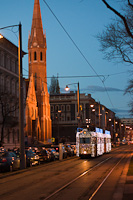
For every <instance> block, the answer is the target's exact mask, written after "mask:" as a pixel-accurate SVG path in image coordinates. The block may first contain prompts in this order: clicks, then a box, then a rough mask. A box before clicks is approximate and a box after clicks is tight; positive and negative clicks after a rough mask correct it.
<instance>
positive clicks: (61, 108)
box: [50, 92, 115, 142]
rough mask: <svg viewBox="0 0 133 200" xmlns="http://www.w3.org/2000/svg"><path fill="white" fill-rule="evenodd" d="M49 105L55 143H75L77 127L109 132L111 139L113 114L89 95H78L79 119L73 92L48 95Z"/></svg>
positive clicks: (75, 97) (75, 95)
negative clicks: (96, 128)
mask: <svg viewBox="0 0 133 200" xmlns="http://www.w3.org/2000/svg"><path fill="white" fill-rule="evenodd" d="M50 105H51V119H52V132H53V137H55V138H56V139H57V141H59V142H61V141H71V142H75V137H76V130H77V128H78V127H81V128H88V129H89V130H92V131H93V130H95V127H98V128H101V129H103V131H105V130H109V131H110V132H111V135H112V138H113V135H114V119H115V113H114V112H113V111H111V110H109V109H108V108H106V107H105V106H104V105H102V104H100V102H96V101H95V100H94V99H93V98H92V97H91V95H90V94H88V95H85V94H80V116H79V117H78V105H77V94H76V93H74V92H70V93H62V94H57V95H50ZM109 120H111V121H109ZM112 122H113V124H112Z"/></svg>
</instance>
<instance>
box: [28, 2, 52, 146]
mask: <svg viewBox="0 0 133 200" xmlns="http://www.w3.org/2000/svg"><path fill="white" fill-rule="evenodd" d="M46 50H47V44H46V34H45V33H43V27H42V19H41V11H40V3H39V0H35V1H34V10H33V18H32V27H31V33H30V34H29V40H28V53H29V79H28V80H26V85H27V99H26V127H25V135H26V136H27V138H28V142H29V143H34V142H35V141H41V142H47V141H48V140H50V139H51V137H52V132H51V131H52V130H51V129H52V128H51V117H50V104H49V93H48V89H47V74H46Z"/></svg>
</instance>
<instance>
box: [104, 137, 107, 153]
mask: <svg viewBox="0 0 133 200" xmlns="http://www.w3.org/2000/svg"><path fill="white" fill-rule="evenodd" d="M106 143H107V139H106V137H105V138H104V153H106V145H107V144H106Z"/></svg>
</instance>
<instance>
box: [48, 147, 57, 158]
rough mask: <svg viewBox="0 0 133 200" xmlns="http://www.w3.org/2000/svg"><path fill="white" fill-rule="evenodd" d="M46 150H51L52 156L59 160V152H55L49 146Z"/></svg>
mask: <svg viewBox="0 0 133 200" xmlns="http://www.w3.org/2000/svg"><path fill="white" fill-rule="evenodd" d="M48 151H49V152H51V154H52V155H54V158H55V159H56V160H59V152H57V151H56V150H55V149H54V148H49V149H48ZM55 159H54V160H55Z"/></svg>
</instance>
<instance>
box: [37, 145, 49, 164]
mask: <svg viewBox="0 0 133 200" xmlns="http://www.w3.org/2000/svg"><path fill="white" fill-rule="evenodd" d="M38 156H39V159H40V162H48V161H50V160H51V155H50V153H49V152H48V151H47V150H46V149H45V148H43V149H41V150H40V152H38Z"/></svg>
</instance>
